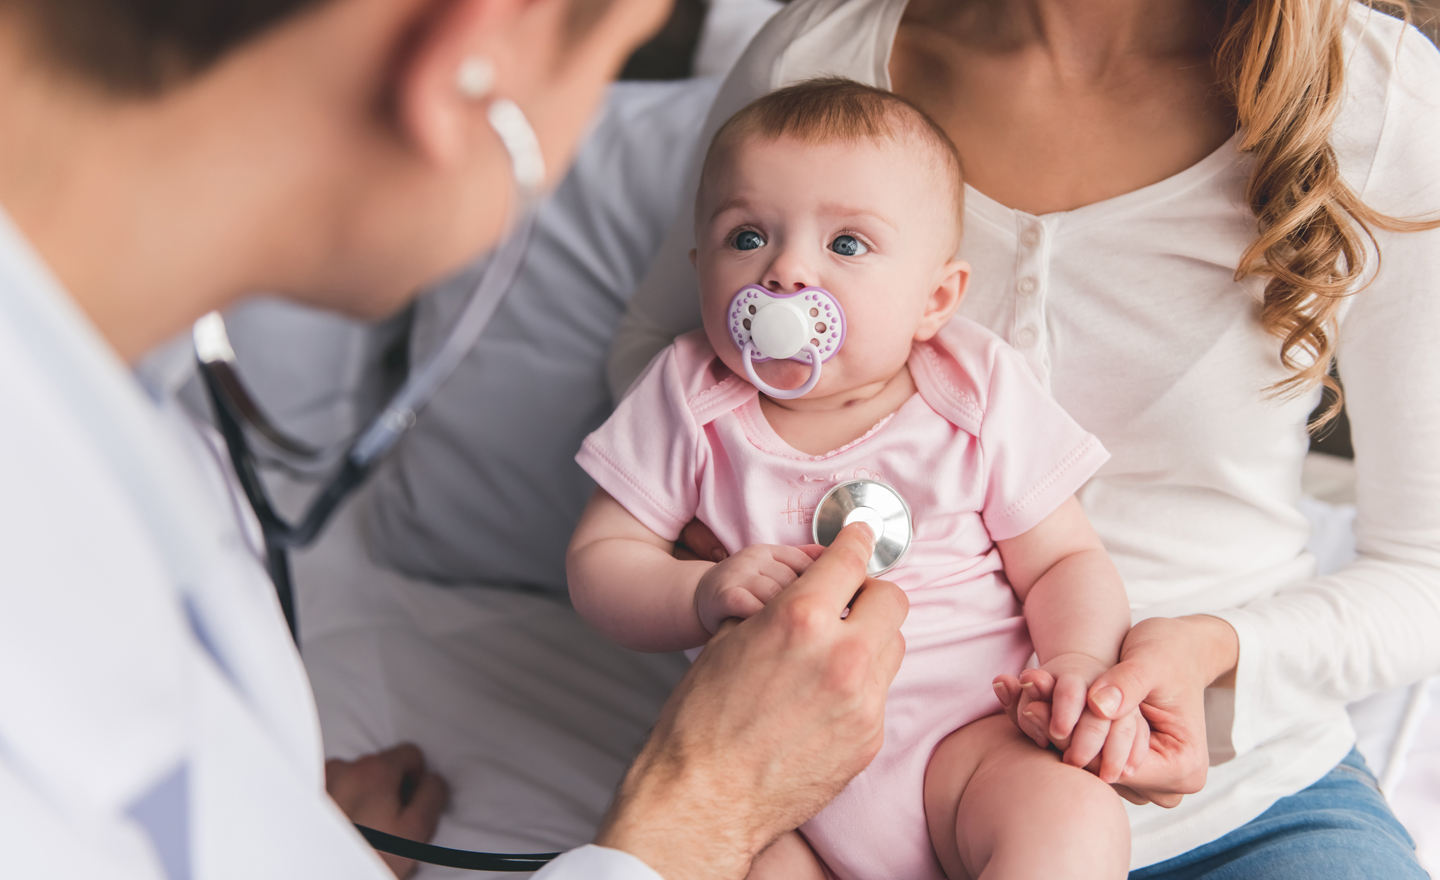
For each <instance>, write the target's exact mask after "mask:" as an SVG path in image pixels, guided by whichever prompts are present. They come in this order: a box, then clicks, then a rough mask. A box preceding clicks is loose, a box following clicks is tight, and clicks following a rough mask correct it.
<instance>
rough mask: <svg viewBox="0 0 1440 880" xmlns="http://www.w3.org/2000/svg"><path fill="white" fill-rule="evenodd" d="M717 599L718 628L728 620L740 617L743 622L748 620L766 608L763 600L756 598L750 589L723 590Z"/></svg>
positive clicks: (716, 617)
mask: <svg viewBox="0 0 1440 880" xmlns="http://www.w3.org/2000/svg"><path fill="white" fill-rule="evenodd" d="M716 599H717V600H718V603H717V604H718V605H719V608H717V609H716V611H717V613H716V615H715V623H716V625H717V628H718V625H719V624H720V623H723V622H724V621H725V620H726V618H730V617H738V618H740V619H741V620H746V619H748V618H750V617H753V616H754V615H756V614H759V613H760V609H762V608H764V607H765V603H764V602H763V601H762V600H761V599H759V598H758V597H756V596H755V594H754V593H752V592H751V591H750V590H749V589H745V588H742V587H730V588H729V589H726V590H722V591H721V592H720V595H719V596H717V597H716Z"/></svg>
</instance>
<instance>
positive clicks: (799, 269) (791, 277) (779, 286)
mask: <svg viewBox="0 0 1440 880" xmlns="http://www.w3.org/2000/svg"><path fill="white" fill-rule="evenodd" d="M814 276H815V273H814V271H813V270H812V269H811V267H810V266H809V265H808V264H807V263H806V262H805V261H804V260H802V259H800V258H799V257H798V255H796V254H793V253H791V252H790V251H784V252H782V253H781V254H780V255H779V256H777V257H776V258H775V260H774V261H773V262H772V263H771V264H770V268H769V270H768V271H767V272H766V273H765V281H764V284H765V288H766V289H767V290H769V291H771V292H772V293H796V292H797V291H801V290H804V289H805V288H807V287H815V286H816V285H818V284H819V283H820V280H819V279H818V278H816V277H814Z"/></svg>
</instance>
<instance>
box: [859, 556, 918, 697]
mask: <svg viewBox="0 0 1440 880" xmlns="http://www.w3.org/2000/svg"><path fill="white" fill-rule="evenodd" d="M909 613H910V598H909V597H908V596H906V595H905V591H904V590H902V589H900V588H899V587H897V586H895V585H894V584H892V583H890V582H889V581H882V580H878V579H876V578H866V579H865V583H864V584H862V585H861V587H860V592H859V594H858V595H856V597H855V599H854V601H853V602H851V604H850V614H849V616H847V617H846V618H845V621H844V625H845V629H846V630H847V631H850V632H854V633H855V634H856V638H859V639H861V640H863V641H865V642H866V643H869V644H871V645H873V646H875V647H874V648H873V650H875V652H876V654H875V663H874V666H873V668H874V670H875V671H876V672H878V673H879V674H880V676H881V680H882V681H883V682H884V684H885V687H886V688H889V686H890V682H892V681H894V680H895V675H896V673H898V672H899V671H900V661H901V660H903V659H904V658H905V637H904V636H903V635H901V633H900V625H901V624H903V623H904V622H905V617H906V615H907V614H909Z"/></svg>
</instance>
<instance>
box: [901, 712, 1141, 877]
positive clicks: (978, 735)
mask: <svg viewBox="0 0 1440 880" xmlns="http://www.w3.org/2000/svg"><path fill="white" fill-rule="evenodd" d="M925 816H926V819H927V820H928V821H929V824H930V840H931V842H932V843H933V844H934V846H935V854H936V855H937V856H939V857H940V864H941V866H942V867H944V869H945V873H946V875H947V876H949V877H950V878H951V880H1012V878H1015V880H1019V878H1027V880H1037V878H1046V880H1049V878H1054V880H1062V878H1063V880H1121V878H1124V877H1125V876H1126V873H1127V871H1128V870H1129V867H1130V825H1129V822H1128V820H1127V819H1126V816H1125V808H1124V806H1123V804H1122V803H1121V800H1120V796H1119V795H1117V794H1115V792H1114V791H1113V790H1112V789H1111V788H1110V786H1108V785H1106V784H1105V783H1103V782H1101V781H1100V780H1099V779H1098V778H1097V777H1095V776H1094V775H1092V774H1091V773H1089V772H1087V771H1084V770H1080V769H1077V768H1075V767H1071V766H1069V765H1067V764H1062V763H1061V762H1060V756H1059V755H1057V754H1056V753H1054V752H1052V751H1048V750H1041V749H1038V748H1036V747H1035V744H1034V743H1033V742H1031V741H1030V740H1029V739H1027V738H1025V737H1024V736H1022V735H1021V734H1020V733H1019V732H1018V731H1017V730H1015V728H1014V726H1013V725H1012V724H1011V723H1010V720H1009V719H1008V718H1006V717H1004V716H1003V715H996V716H992V717H990V718H982V719H980V720H979V721H976V722H974V723H972V724H967V725H966V726H965V727H963V728H961V729H960V730H957V731H955V732H954V733H952V734H950V736H948V737H946V738H945V739H944V740H943V741H942V742H941V743H940V745H939V746H938V747H937V748H936V749H935V754H934V755H932V756H931V758H930V766H929V767H928V768H927V770H926V771H925Z"/></svg>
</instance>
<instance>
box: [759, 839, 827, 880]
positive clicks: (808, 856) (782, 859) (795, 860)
mask: <svg viewBox="0 0 1440 880" xmlns="http://www.w3.org/2000/svg"><path fill="white" fill-rule="evenodd" d="M745 880H832V877H831V874H830V873H829V872H827V871H826V870H825V867H824V866H823V865H822V864H821V862H820V857H819V856H817V855H815V851H814V850H812V849H811V848H810V844H808V843H806V842H805V838H803V837H801V836H800V832H798V831H791V832H789V833H787V834H782V835H780V838H779V839H778V840H776V841H775V842H774V843H772V844H770V848H769V849H767V850H765V851H764V852H762V853H761V854H760V855H759V856H757V857H756V858H755V861H754V862H751V863H750V873H749V874H746V875H745Z"/></svg>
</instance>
